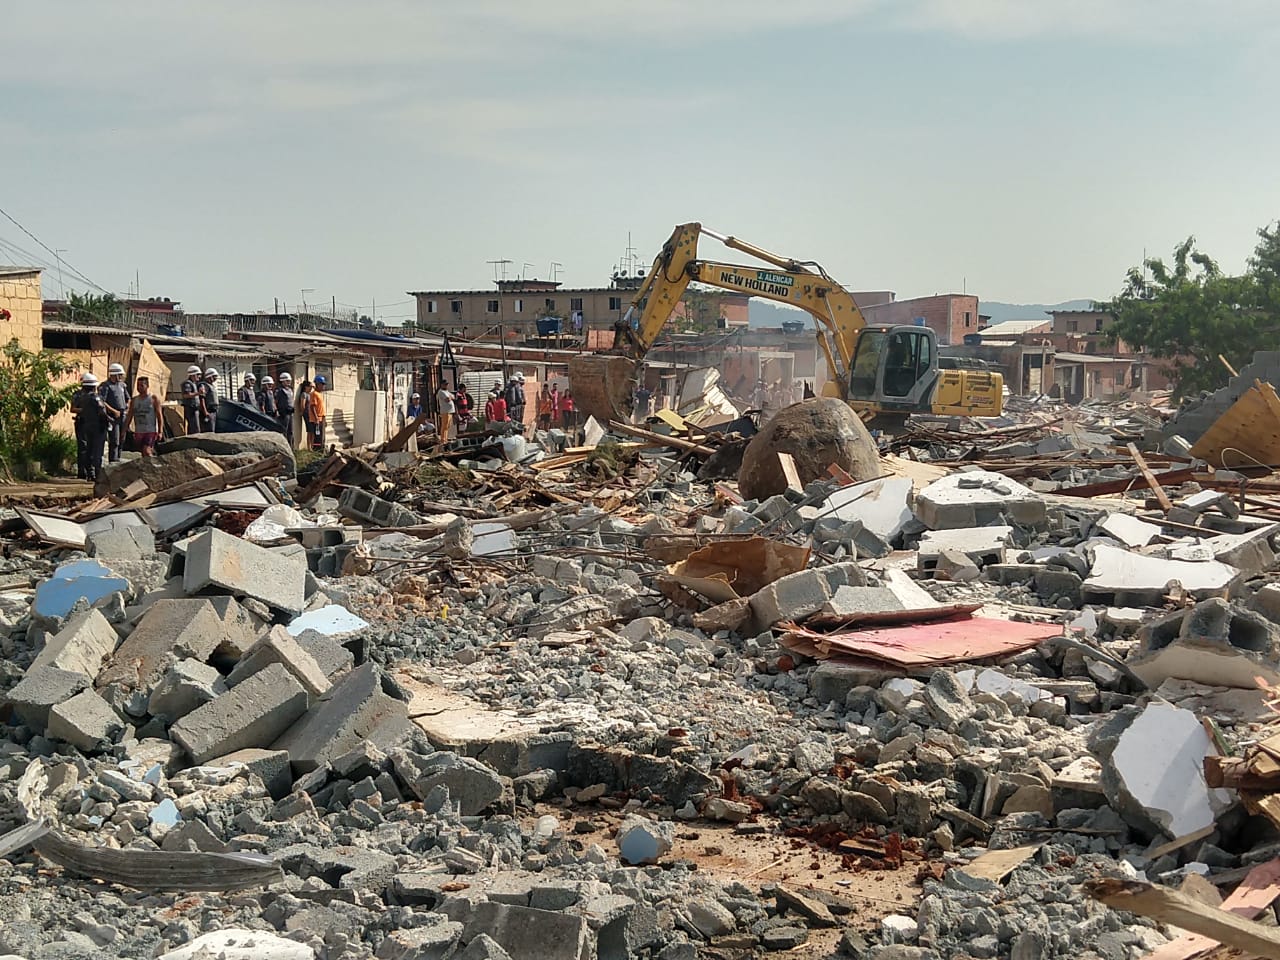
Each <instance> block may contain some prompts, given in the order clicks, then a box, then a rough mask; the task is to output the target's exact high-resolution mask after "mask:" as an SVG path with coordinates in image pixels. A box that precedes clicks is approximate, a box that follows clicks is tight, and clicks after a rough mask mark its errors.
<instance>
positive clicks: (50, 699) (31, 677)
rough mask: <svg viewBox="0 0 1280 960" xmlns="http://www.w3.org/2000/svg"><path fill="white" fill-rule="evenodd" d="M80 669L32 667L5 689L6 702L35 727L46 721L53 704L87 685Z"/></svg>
mask: <svg viewBox="0 0 1280 960" xmlns="http://www.w3.org/2000/svg"><path fill="white" fill-rule="evenodd" d="M89 683H90V680H89V678H88V677H86V676H85V675H84V674H83V673H74V672H72V671H70V670H59V669H58V668H57V667H48V666H42V667H32V668H31V669H29V670H28V671H27V672H26V674H25V675H24V676H23V677H22V679H21V680H19V681H18V683H17V685H16V686H14V688H13V689H12V690H10V691H9V703H11V704H12V705H13V711H14V713H16V714H17V715H18V716H19V718H21V720H22V722H23V723H25V724H27V725H28V726H29V727H32V728H34V729H36V730H44V729H45V727H46V726H47V725H48V723H49V711H50V709H52V708H53V706H54V705H55V704H59V703H64V702H66V701H67V700H70V699H71V698H72V697H74V696H75V695H76V694H77V693H79V692H80V691H81V690H84V689H85V688H87V687H88V686H89Z"/></svg>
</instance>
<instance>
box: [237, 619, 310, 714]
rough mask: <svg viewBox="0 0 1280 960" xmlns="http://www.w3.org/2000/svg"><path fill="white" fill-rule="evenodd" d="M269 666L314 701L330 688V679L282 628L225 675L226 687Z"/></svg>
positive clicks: (274, 629) (271, 632)
mask: <svg viewBox="0 0 1280 960" xmlns="http://www.w3.org/2000/svg"><path fill="white" fill-rule="evenodd" d="M272 663H278V664H280V665H282V666H283V667H284V668H285V669H286V670H288V671H289V672H290V673H291V674H293V677H294V679H295V680H297V681H298V682H299V683H300V684H302V686H303V687H304V688H305V689H306V691H307V693H309V694H310V695H311V697H312V698H313V699H314V698H316V697H319V696H321V695H322V694H323V693H324V692H325V691H326V690H328V689H329V687H330V683H329V678H328V677H326V676H325V673H324V670H322V669H321V667H320V665H319V664H318V663H316V660H315V657H313V656H311V654H310V653H308V652H307V651H306V649H304V648H303V647H302V645H301V644H299V643H298V641H297V640H295V639H294V638H293V637H291V636H289V631H288V630H286V629H285V628H284V627H281V626H274V627H272V628H271V629H270V630H268V631H267V632H266V634H264V635H263V636H262V637H261V638H260V639H259V640H258V642H257V643H255V644H254V645H253V646H252V647H250V648H249V651H248V652H247V653H246V654H245V655H244V656H243V657H241V658H240V662H239V663H237V664H236V665H235V669H233V670H232V671H231V673H230V674H228V676H227V686H229V687H234V686H235V685H236V684H238V683H240V682H241V681H243V680H246V679H248V678H249V677H250V676H252V675H253V674H255V673H257V672H258V671H259V670H262V669H263V668H264V667H266V666H268V665H269V664H272Z"/></svg>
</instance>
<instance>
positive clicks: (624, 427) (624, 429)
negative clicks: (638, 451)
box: [609, 420, 715, 457]
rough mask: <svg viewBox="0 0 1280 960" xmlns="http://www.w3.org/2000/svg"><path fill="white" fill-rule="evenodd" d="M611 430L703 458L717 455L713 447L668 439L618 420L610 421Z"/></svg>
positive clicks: (677, 439) (672, 438)
mask: <svg viewBox="0 0 1280 960" xmlns="http://www.w3.org/2000/svg"><path fill="white" fill-rule="evenodd" d="M609 429H610V430H616V431H617V432H618V433H625V434H628V435H629V436H632V437H641V438H642V439H644V440H651V441H653V442H654V443H657V444H661V445H662V446H664V447H672V448H673V449H676V450H684V451H685V452H686V453H696V454H698V455H699V456H701V457H709V456H711V454H713V453H715V450H713V449H712V448H711V447H708V446H705V445H703V444H701V443H693V442H692V441H690V440H681V439H680V438H679V437H667V436H663V435H662V434H661V433H654V432H653V431H652V430H642V429H640V428H639V427H633V426H632V425H631V424H629V423H619V422H618V421H617V420H610V421H609Z"/></svg>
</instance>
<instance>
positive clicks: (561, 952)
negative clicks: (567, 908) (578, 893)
mask: <svg viewBox="0 0 1280 960" xmlns="http://www.w3.org/2000/svg"><path fill="white" fill-rule="evenodd" d="M481 934H484V935H486V936H488V937H490V938H491V939H492V940H493V941H494V942H495V943H497V944H498V946H500V947H502V949H503V950H505V951H507V953H509V954H511V955H512V956H513V957H520V958H522V960H578V958H580V957H584V956H587V955H588V945H589V939H590V938H589V931H588V926H587V921H586V919H585V918H583V917H579V916H575V915H573V914H571V913H562V912H560V911H555V910H535V909H533V908H532V907H519V906H514V905H512V904H507V903H492V902H490V901H485V902H484V903H481V904H478V905H477V906H476V909H475V913H473V914H472V916H471V918H470V919H469V920H468V921H467V923H466V927H465V928H464V929H463V931H462V939H463V941H464V942H466V943H470V942H471V941H472V940H475V939H476V938H477V937H479V936H480V935H481Z"/></svg>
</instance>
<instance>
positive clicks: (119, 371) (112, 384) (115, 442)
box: [98, 363, 129, 463]
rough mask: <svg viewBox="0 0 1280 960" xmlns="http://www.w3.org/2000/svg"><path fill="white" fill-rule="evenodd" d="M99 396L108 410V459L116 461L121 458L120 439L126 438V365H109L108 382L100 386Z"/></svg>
mask: <svg viewBox="0 0 1280 960" xmlns="http://www.w3.org/2000/svg"><path fill="white" fill-rule="evenodd" d="M98 396H100V397H101V398H102V405H103V408H104V409H105V410H106V412H107V460H108V461H109V462H111V463H115V462H117V461H118V460H119V459H120V441H121V440H122V439H123V438H124V412H125V411H126V410H127V409H129V387H128V386H127V385H126V384H125V382H124V367H122V366H121V365H120V364H118V363H113V364H111V366H109V367H107V382H106V383H104V384H102V385H101V386H100V387H98Z"/></svg>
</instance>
